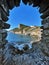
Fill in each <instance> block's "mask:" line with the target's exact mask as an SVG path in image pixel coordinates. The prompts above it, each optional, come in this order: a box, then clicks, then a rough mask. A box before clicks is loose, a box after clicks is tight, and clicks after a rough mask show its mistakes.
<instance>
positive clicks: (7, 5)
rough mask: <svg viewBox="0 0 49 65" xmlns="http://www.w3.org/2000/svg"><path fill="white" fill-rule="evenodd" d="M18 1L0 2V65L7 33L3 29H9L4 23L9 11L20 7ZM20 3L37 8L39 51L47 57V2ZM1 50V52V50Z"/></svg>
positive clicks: (48, 7) (31, 1)
mask: <svg viewBox="0 0 49 65" xmlns="http://www.w3.org/2000/svg"><path fill="white" fill-rule="evenodd" d="M20 2H21V1H20V0H0V51H1V54H0V56H1V58H0V64H1V65H2V62H3V61H2V60H4V59H3V51H4V49H5V44H6V43H7V42H8V41H7V40H6V39H5V38H6V36H7V32H6V31H5V29H8V28H9V27H10V25H9V24H7V23H6V21H7V20H8V17H7V16H9V9H12V8H13V7H14V6H16V7H17V6H20ZM22 2H23V3H24V4H25V5H26V4H27V3H29V5H32V4H33V7H39V12H40V13H42V15H41V18H42V25H43V26H42V27H41V28H42V29H43V31H42V32H43V33H42V39H41V44H42V45H41V50H42V52H43V53H44V54H45V55H46V56H49V36H48V35H49V0H47V1H46V0H22ZM1 49H2V50H1Z"/></svg>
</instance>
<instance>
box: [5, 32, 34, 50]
mask: <svg viewBox="0 0 49 65" xmlns="http://www.w3.org/2000/svg"><path fill="white" fill-rule="evenodd" d="M6 39H7V40H8V42H10V45H13V46H14V47H15V48H16V47H18V48H19V49H20V50H22V49H23V47H24V46H25V44H27V45H28V46H29V48H32V44H31V41H34V39H33V38H32V37H31V36H29V35H23V34H14V33H12V32H8V36H7V38H6Z"/></svg>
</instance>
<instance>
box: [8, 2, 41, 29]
mask: <svg viewBox="0 0 49 65" xmlns="http://www.w3.org/2000/svg"><path fill="white" fill-rule="evenodd" d="M9 14H10V16H9V17H8V18H9V20H8V21H7V23H9V24H10V25H11V26H10V29H13V28H16V27H18V25H19V24H25V25H28V26H41V18H40V15H41V14H40V13H39V8H36V7H33V6H29V5H25V4H23V3H22V2H21V4H20V6H19V7H14V8H13V9H12V10H10V13H9ZM10 29H9V30H10Z"/></svg>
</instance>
